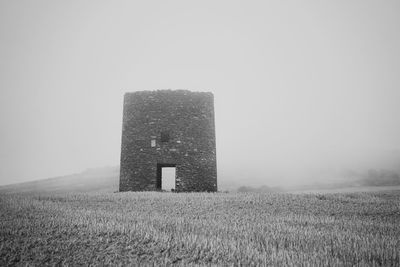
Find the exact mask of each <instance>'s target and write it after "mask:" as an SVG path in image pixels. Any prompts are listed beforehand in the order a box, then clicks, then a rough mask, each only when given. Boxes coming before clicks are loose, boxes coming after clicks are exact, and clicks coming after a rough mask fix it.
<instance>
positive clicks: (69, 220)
mask: <svg viewBox="0 0 400 267" xmlns="http://www.w3.org/2000/svg"><path fill="white" fill-rule="evenodd" d="M0 216H1V221H0V266H7V265H26V264H29V265H40V266H41V265H71V266H76V265H170V264H175V265H182V266H187V265H230V266H231V265H236V266H241V265H243V266H248V265H279V266H282V265H329V266H331V265H340V266H343V265H362V266H363V265H385V266H399V265H400V241H399V240H400V191H385V192H375V193H374V192H368V193H345V194H283V193H282V194H277V193H276V194H257V193H248V194H247V193H243V194H240V193H215V194H213V193H176V194H174V193H156V192H142V193H102V194H96V193H90V194H88V193H86V194H85V193H76V194H51V193H42V194H39V193H30V194H27V193H25V194H22V193H2V194H1V195H0Z"/></svg>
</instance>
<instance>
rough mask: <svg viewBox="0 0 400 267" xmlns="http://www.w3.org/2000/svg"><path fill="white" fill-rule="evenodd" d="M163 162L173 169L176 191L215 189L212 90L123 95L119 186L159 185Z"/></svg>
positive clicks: (146, 187) (132, 188) (151, 188)
mask: <svg viewBox="0 0 400 267" xmlns="http://www.w3.org/2000/svg"><path fill="white" fill-rule="evenodd" d="M163 167H175V168H176V176H175V190H176V191H178V192H188V191H209V192H215V191H217V161H216V145H215V124H214V97H213V94H212V93H210V92H191V91H188V90H157V91H138V92H133V93H126V94H125V96H124V111H123V127H122V145H121V173H120V183H119V190H120V191H155V190H161V182H162V181H161V179H162V175H161V173H162V168H163Z"/></svg>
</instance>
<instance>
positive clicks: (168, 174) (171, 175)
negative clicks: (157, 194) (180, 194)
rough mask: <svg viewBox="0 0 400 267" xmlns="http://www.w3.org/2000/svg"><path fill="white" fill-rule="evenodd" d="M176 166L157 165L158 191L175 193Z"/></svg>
mask: <svg viewBox="0 0 400 267" xmlns="http://www.w3.org/2000/svg"><path fill="white" fill-rule="evenodd" d="M175 181H176V165H175V164H166V163H157V185H156V187H157V190H160V191H169V192H171V191H175V183H176V182H175Z"/></svg>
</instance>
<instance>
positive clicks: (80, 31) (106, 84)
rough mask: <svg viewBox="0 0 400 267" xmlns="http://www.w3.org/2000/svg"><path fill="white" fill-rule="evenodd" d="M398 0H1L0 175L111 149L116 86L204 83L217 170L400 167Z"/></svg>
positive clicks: (12, 176) (199, 86)
mask: <svg viewBox="0 0 400 267" xmlns="http://www.w3.org/2000/svg"><path fill="white" fill-rule="evenodd" d="M399 14H400V3H399V2H398V1H384V2H382V1H361V0H358V1H351V2H349V1H331V2H321V1H304V2H303V1H302V2H301V3H300V2H298V1H289V2H287V1H285V2H282V1H246V2H244V1H218V2H216V1H201V2H188V1H145V2H136V1H113V2H109V1H68V2H54V1H34V2H32V1H2V2H0V58H1V59H2V60H1V61H0V125H1V126H0V127H1V128H0V129H1V131H0V147H1V149H0V166H1V168H0V184H10V183H18V182H24V181H30V180H35V179H41V178H48V177H54V176H60V175H66V174H71V173H78V172H81V171H83V170H86V169H88V168H96V167H104V166H117V165H119V160H120V158H119V157H120V148H121V128H122V104H123V94H124V93H125V92H133V91H138V90H157V89H188V90H192V91H211V92H213V93H214V99H215V116H216V117H215V119H216V139H217V163H218V180H219V182H223V183H235V184H238V185H244V184H248V185H271V186H282V185H286V186H287V185H301V184H309V183H315V182H323V181H341V180H343V179H347V176H346V175H344V174H343V172H345V171H348V170H352V171H355V172H359V173H365V172H367V171H368V170H370V169H377V170H379V169H388V170H395V171H398V172H399V173H400V138H399V136H400V119H399V114H400V105H399V103H400V51H399V49H398V48H399V47H400V18H399V16H398V15H399Z"/></svg>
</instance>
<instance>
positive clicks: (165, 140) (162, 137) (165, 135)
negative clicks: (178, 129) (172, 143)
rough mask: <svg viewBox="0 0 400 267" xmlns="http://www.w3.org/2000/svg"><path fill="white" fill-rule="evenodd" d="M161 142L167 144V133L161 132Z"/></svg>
mask: <svg viewBox="0 0 400 267" xmlns="http://www.w3.org/2000/svg"><path fill="white" fill-rule="evenodd" d="M161 142H169V132H161Z"/></svg>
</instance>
